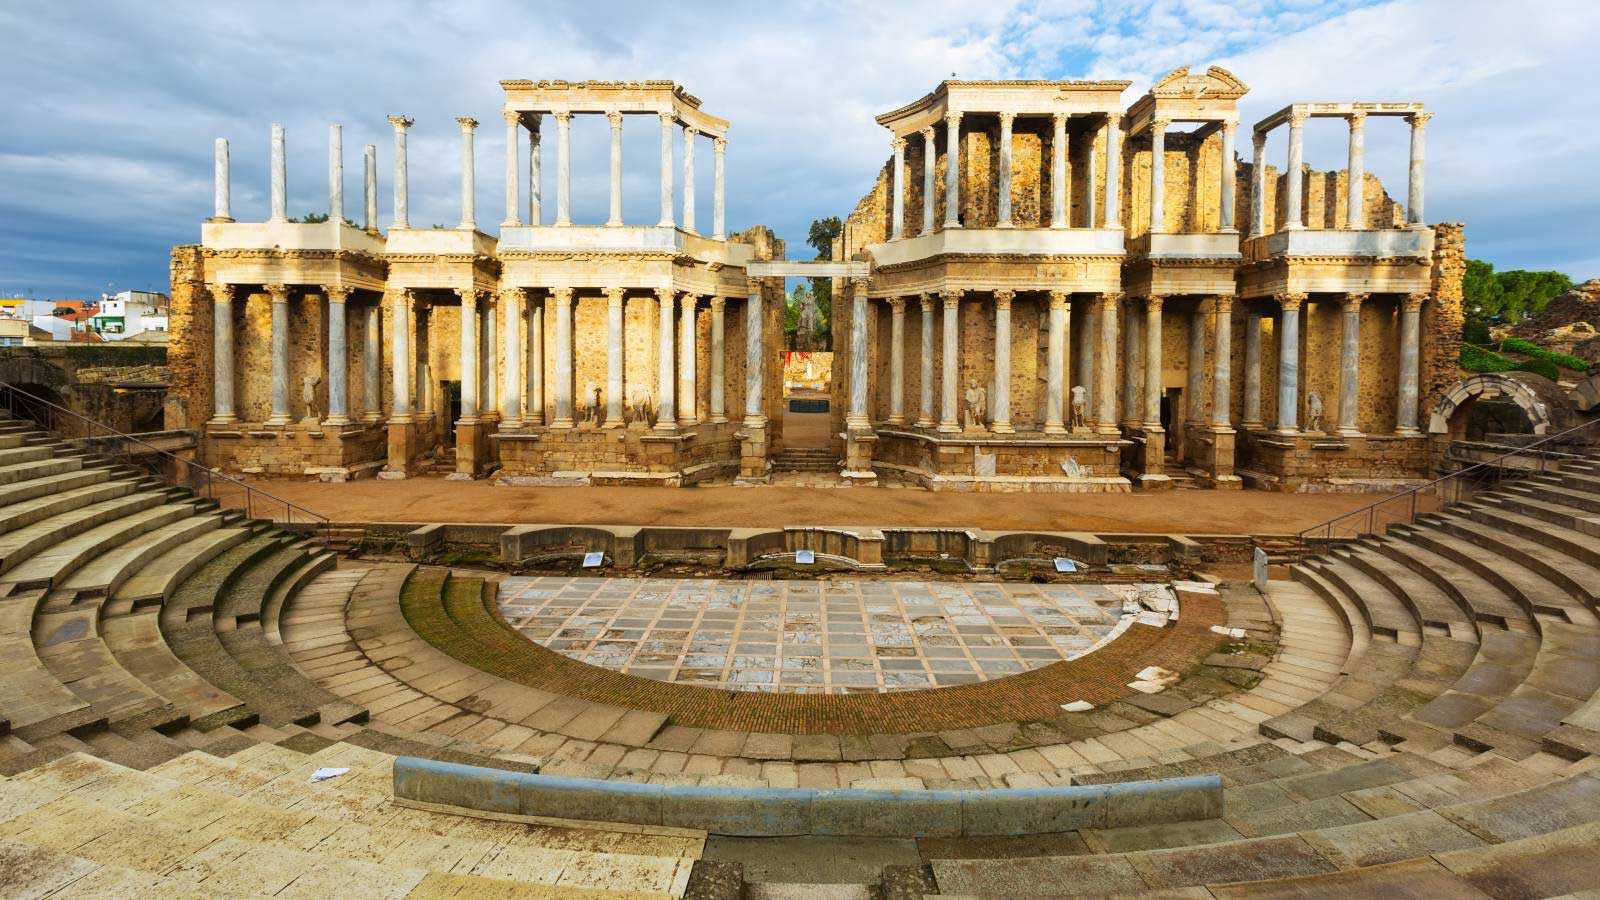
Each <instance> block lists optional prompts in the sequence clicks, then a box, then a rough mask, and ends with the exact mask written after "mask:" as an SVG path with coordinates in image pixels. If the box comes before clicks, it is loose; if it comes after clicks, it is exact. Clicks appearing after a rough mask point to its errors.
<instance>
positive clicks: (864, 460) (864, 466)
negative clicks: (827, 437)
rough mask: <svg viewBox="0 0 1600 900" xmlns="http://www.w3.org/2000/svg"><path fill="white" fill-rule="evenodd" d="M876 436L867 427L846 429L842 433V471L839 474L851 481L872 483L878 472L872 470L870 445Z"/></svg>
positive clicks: (875, 479) (874, 442) (875, 441)
mask: <svg viewBox="0 0 1600 900" xmlns="http://www.w3.org/2000/svg"><path fill="white" fill-rule="evenodd" d="M877 442H878V436H877V435H876V434H874V433H872V431H870V430H867V429H858V430H850V431H846V432H845V435H844V471H843V472H840V473H839V476H840V477H841V478H843V479H845V480H846V481H848V482H851V483H874V482H876V481H877V480H878V473H877V472H874V471H873V470H872V446H873V445H874V444H876V443H877Z"/></svg>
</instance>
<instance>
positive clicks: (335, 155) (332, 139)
mask: <svg viewBox="0 0 1600 900" xmlns="http://www.w3.org/2000/svg"><path fill="white" fill-rule="evenodd" d="M328 221H329V222H332V223H333V224H334V227H335V228H337V227H338V226H340V225H343V224H344V128H343V127H341V126H340V125H339V124H338V123H336V122H335V123H332V124H330V125H329V126H328Z"/></svg>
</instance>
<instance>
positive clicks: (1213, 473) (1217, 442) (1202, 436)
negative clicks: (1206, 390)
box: [1194, 425, 1244, 490]
mask: <svg viewBox="0 0 1600 900" xmlns="http://www.w3.org/2000/svg"><path fill="white" fill-rule="evenodd" d="M1195 436H1196V439H1197V441H1198V445H1197V447H1196V449H1195V453H1194V457H1195V461H1196V462H1198V463H1199V465H1200V469H1201V470H1202V471H1204V472H1205V473H1206V474H1207V475H1208V476H1210V478H1211V486H1212V487H1214V488H1218V489H1220V490H1232V489H1237V488H1240V487H1243V486H1244V482H1242V481H1240V480H1239V478H1238V476H1236V475H1234V473H1233V464H1234V463H1233V461H1234V445H1235V442H1236V441H1237V439H1238V434H1237V433H1236V432H1235V431H1234V430H1233V429H1232V428H1227V427H1223V426H1216V425H1213V426H1211V427H1210V429H1209V430H1200V429H1197V430H1196V435H1195Z"/></svg>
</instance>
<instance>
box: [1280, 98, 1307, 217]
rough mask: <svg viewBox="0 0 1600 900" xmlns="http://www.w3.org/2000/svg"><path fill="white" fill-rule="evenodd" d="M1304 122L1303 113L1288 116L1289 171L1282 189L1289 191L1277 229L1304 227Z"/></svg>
mask: <svg viewBox="0 0 1600 900" xmlns="http://www.w3.org/2000/svg"><path fill="white" fill-rule="evenodd" d="M1305 124H1306V117H1305V116H1303V115H1291V116H1289V171H1288V173H1287V174H1288V176H1289V178H1288V183H1287V184H1286V185H1285V186H1284V190H1286V191H1288V192H1289V196H1288V198H1287V199H1288V202H1287V204H1286V205H1285V210H1286V212H1285V213H1284V219H1285V220H1286V221H1285V222H1284V223H1283V227H1282V228H1280V229H1278V230H1279V231H1293V230H1296V229H1300V228H1304V227H1306V218H1305V211H1304V209H1303V208H1302V206H1301V203H1302V201H1303V200H1304V196H1303V192H1304V182H1305V172H1304V171H1303V169H1304V166H1303V163H1304V161H1305V143H1304V136H1305Z"/></svg>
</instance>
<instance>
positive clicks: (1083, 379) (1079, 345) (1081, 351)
mask: <svg viewBox="0 0 1600 900" xmlns="http://www.w3.org/2000/svg"><path fill="white" fill-rule="evenodd" d="M1079 309H1080V310H1081V311H1080V312H1079V314H1078V327H1077V328H1073V327H1072V307H1071V306H1070V305H1069V306H1068V307H1067V344H1068V346H1070V347H1071V348H1072V353H1071V355H1070V358H1069V360H1068V362H1069V364H1070V365H1069V368H1068V369H1067V371H1069V372H1071V373H1072V383H1073V385H1074V386H1077V385H1081V386H1082V387H1083V402H1084V410H1083V417H1084V420H1085V422H1092V421H1094V398H1095V393H1094V303H1093V302H1089V303H1085V304H1079ZM1069 395H1070V392H1069Z"/></svg>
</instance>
